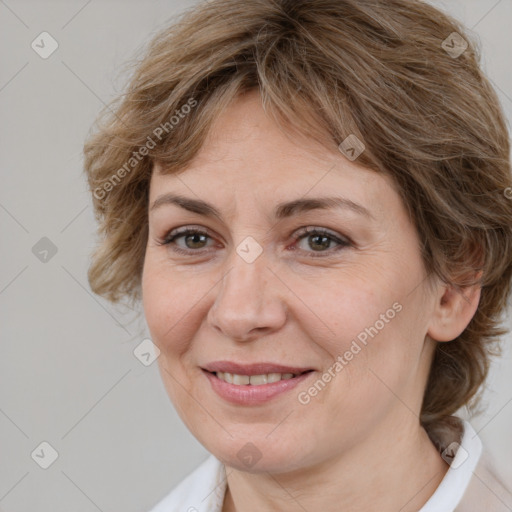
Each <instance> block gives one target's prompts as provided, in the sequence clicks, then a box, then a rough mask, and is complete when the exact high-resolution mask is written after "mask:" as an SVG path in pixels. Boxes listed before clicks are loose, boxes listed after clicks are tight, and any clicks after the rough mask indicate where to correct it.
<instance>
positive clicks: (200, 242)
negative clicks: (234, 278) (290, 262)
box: [157, 227, 352, 258]
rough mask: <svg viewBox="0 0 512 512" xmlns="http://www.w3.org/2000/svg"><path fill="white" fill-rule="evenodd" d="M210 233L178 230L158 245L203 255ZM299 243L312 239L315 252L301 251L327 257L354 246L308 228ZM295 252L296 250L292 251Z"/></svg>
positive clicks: (179, 251) (301, 234)
mask: <svg viewBox="0 0 512 512" xmlns="http://www.w3.org/2000/svg"><path fill="white" fill-rule="evenodd" d="M211 238H212V237H211V236H210V234H209V232H208V231H205V230H202V229H197V228H193V227H183V228H178V229H175V230H173V231H171V232H170V233H168V234H167V235H166V236H165V237H164V239H163V240H159V241H158V242H157V243H158V245H169V246H171V249H172V250H173V251H174V252H176V253H179V254H185V255H191V254H192V253H201V252H203V249H204V248H205V247H206V243H207V241H208V239H211ZM180 239H183V241H184V244H185V247H184V248H183V247H180V246H179V245H178V244H177V241H178V240H180ZM293 239H294V240H295V241H297V242H301V241H302V240H303V239H310V243H308V246H309V248H311V249H313V251H308V250H305V249H300V250H301V251H303V252H309V253H311V252H312V253H315V252H316V253H327V254H325V256H330V255H332V252H334V251H338V250H341V249H344V248H346V247H349V246H351V245H352V242H351V241H350V240H349V239H348V238H346V237H340V236H338V235H336V234H335V233H332V232H331V231H329V230H327V229H325V228H316V227H307V228H303V229H301V230H299V232H298V233H296V234H295V237H294V238H293ZM332 242H334V243H336V244H337V245H338V246H337V247H335V248H334V249H331V248H330V245H331V243H332ZM292 250H295V249H292ZM310 256H311V257H314V258H316V257H324V254H310Z"/></svg>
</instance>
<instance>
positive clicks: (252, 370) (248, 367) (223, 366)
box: [202, 361, 313, 375]
mask: <svg viewBox="0 0 512 512" xmlns="http://www.w3.org/2000/svg"><path fill="white" fill-rule="evenodd" d="M202 368H203V370H207V371H209V372H212V373H215V372H223V373H234V374H236V375H265V374H267V373H294V374H300V373H304V372H307V371H309V370H313V368H308V367H301V366H285V365H282V364H275V363H264V362H261V363H251V364H240V363H235V362H232V361H215V362H213V363H209V364H207V365H205V366H203V367H202Z"/></svg>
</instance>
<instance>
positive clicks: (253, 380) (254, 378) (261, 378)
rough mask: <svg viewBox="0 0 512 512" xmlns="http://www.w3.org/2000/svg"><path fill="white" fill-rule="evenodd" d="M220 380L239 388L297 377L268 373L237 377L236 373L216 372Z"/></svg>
mask: <svg viewBox="0 0 512 512" xmlns="http://www.w3.org/2000/svg"><path fill="white" fill-rule="evenodd" d="M216 375H217V377H218V378H219V379H220V380H223V381H225V382H228V383H229V384H236V385H237V386H247V385H248V384H250V385H252V386H261V385H262V384H271V383H272V382H279V381H280V380H288V379H292V378H293V377H294V376H295V375H294V374H293V373H267V374H263V375H237V374H236V373H227V372H216Z"/></svg>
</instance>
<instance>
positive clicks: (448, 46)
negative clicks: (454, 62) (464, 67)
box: [441, 32, 468, 59]
mask: <svg viewBox="0 0 512 512" xmlns="http://www.w3.org/2000/svg"><path fill="white" fill-rule="evenodd" d="M467 47H468V42H467V41H466V40H465V39H464V38H463V37H462V36H461V35H460V34H459V33H458V32H452V33H451V34H450V35H449V36H448V37H447V38H446V39H445V40H444V41H443V42H442V43H441V48H442V49H443V50H444V51H445V52H446V53H447V54H448V55H449V56H450V57H451V58H452V59H456V58H457V57H460V56H461V55H462V54H463V53H464V52H465V51H466V49H467Z"/></svg>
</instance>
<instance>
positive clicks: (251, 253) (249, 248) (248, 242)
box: [236, 236, 263, 263]
mask: <svg viewBox="0 0 512 512" xmlns="http://www.w3.org/2000/svg"><path fill="white" fill-rule="evenodd" d="M236 252H237V254H238V255H239V256H240V257H241V258H242V259H243V260H244V261H246V262H247V263H252V262H253V261H255V260H256V258H257V257H258V256H259V255H260V254H261V253H262V252H263V248H262V247H261V245H260V244H259V243H258V242H256V240H255V239H254V238H253V237H252V236H248V237H246V238H244V239H243V240H242V241H241V242H240V243H239V244H238V246H237V248H236Z"/></svg>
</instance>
